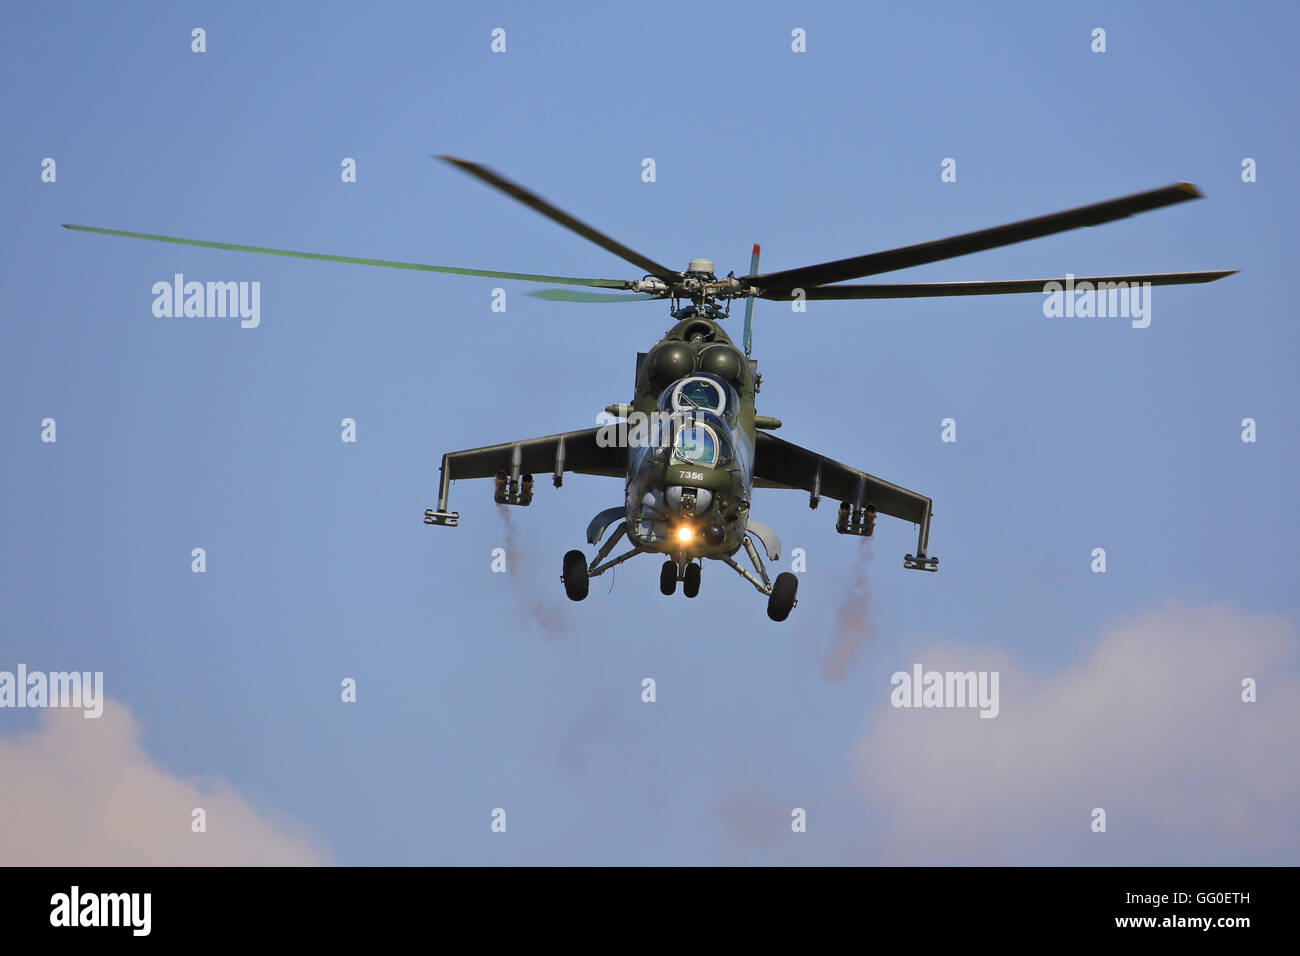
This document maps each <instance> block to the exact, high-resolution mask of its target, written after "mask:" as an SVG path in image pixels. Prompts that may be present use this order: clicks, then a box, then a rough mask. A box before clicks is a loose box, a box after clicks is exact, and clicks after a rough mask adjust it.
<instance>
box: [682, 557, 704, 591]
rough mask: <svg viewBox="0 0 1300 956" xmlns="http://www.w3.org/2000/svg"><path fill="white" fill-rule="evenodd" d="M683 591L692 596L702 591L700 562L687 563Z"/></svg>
mask: <svg viewBox="0 0 1300 956" xmlns="http://www.w3.org/2000/svg"><path fill="white" fill-rule="evenodd" d="M682 593H683V594H685V595H686V596H687V597H691V598H693V597H695V595H697V594H699V593H700V566H699V565H698V564H688V565H686V579H685V580H684V581H682Z"/></svg>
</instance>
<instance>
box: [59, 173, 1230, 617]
mask: <svg viewBox="0 0 1300 956" xmlns="http://www.w3.org/2000/svg"><path fill="white" fill-rule="evenodd" d="M436 158H437V159H440V160H443V161H445V162H447V163H450V164H452V165H453V166H456V167H458V168H459V169H461V170H462V171H464V172H466V173H468V174H469V175H471V176H473V177H475V178H476V179H478V180H480V181H481V182H484V183H486V184H487V185H489V186H492V187H494V188H496V189H498V190H500V191H501V192H504V193H505V194H506V195H508V196H510V197H512V198H514V199H516V200H518V201H519V202H522V203H523V204H525V205H527V206H529V207H530V208H532V209H533V210H535V211H537V212H539V213H541V214H542V215H543V216H546V217H547V218H549V219H551V220H552V221H554V222H556V223H558V224H559V225H561V226H563V227H565V228H566V229H569V230H570V231H572V232H575V233H577V234H578V235H580V236H582V237H583V238H585V239H588V240H590V241H591V242H593V243H595V244H596V245H598V246H600V247H601V248H603V249H605V250H607V251H608V252H611V253H613V254H614V255H616V256H618V257H619V258H621V259H623V260H624V261H626V262H628V263H630V264H631V265H634V266H636V267H637V268H638V269H639V270H640V271H641V274H642V276H641V278H639V279H592V278H579V277H568V276H552V275H539V274H530V273H516V272H501V271H494V270H483V269H463V268H455V267H451V266H433V265H425V264H422V263H410V262H397V261H391V260H383V259H362V258H356V257H351V256H335V255H325V254H320V253H310V252H292V251H289V250H284V249H271V248H267V247H262V246H247V245H237V244H233V243H223V242H209V241H205V240H197V239H183V238H179V237H175V236H162V235H156V234H152V233H139V232H127V231H124V230H118V229H106V228H100V227H93V226H79V225H72V224H65V225H64V228H66V229H73V230H78V231H83V232H93V233H101V234H105V235H113V236H122V237H126V238H133V239H146V240H151V241H157V242H171V243H180V244H183V245H192V246H203V247H208V248H216V249H227V250H232V251H239V252H253V253H262V254H269V255H279V256H289V257H296V258H303V259H317V260H324V261H329V262H344V263H353V264H359V265H372V266H382V267H388V268H398V269H414V270H419V271H426V272H436V273H447V274H453V275H468V276H482V277H487V278H497V279H514V280H524V281H532V282H538V283H544V284H549V285H559V286H577V287H582V288H578V289H544V290H541V291H536V292H532V293H529V294H530V295H533V296H536V297H538V298H541V299H544V300H549V301H560V302H577V303H587V304H593V303H599V304H606V303H615V302H632V301H646V302H651V301H660V302H667V303H669V313H670V316H671V317H672V319H673V320H674V325H673V326H672V328H670V329H669V330H668V331H667V332H666V333H665V334H664V336H663V337H662V338H661V339H660V340H659V341H658V342H656V343H655V344H654V345H653V346H652V347H651V348H650V349H649V350H648V351H647V352H640V353H638V355H637V363H636V376H635V382H634V386H633V396H632V401H631V402H630V403H627V404H615V405H610V406H607V407H606V409H605V411H604V416H603V421H602V420H601V418H599V417H598V424H597V426H596V427H592V428H585V429H580V430H577V431H568V432H561V433H557V434H553V435H547V436H544V437H540V438H529V439H523V440H519V441H511V442H505V443H502V444H497V445H487V446H483V447H480V448H471V449H465V450H462V451H454V452H448V453H447V454H444V455H443V457H442V464H441V468H440V479H439V484H438V501H437V505H436V507H434V508H429V509H426V510H425V512H424V523H425V524H427V525H434V526H442V527H456V526H457V525H459V523H460V513H459V512H456V511H451V510H450V501H449V497H450V488H451V483H452V482H453V481H457V480H460V479H474V478H491V479H492V481H493V489H492V497H493V501H495V502H496V503H497V504H498V505H501V506H515V507H526V506H528V505H530V504H531V503H532V501H533V494H534V484H535V482H534V475H536V474H546V473H547V472H549V473H550V474H551V475H552V481H553V483H554V486H555V487H556V488H559V487H561V486H562V485H563V483H564V476H565V474H566V473H569V472H572V473H575V474H582V475H597V476H605V477H611V478H621V479H622V480H623V482H624V501H623V503H622V504H621V505H617V506H615V507H611V508H607V509H605V510H603V511H601V512H599V513H598V514H597V515H596V516H595V517H593V518H592V519H591V521H590V523H589V524H588V526H587V534H586V538H587V543H588V544H589V545H590V546H592V547H595V546H597V545H599V549H598V551H597V552H596V554H595V557H594V558H592V559H590V560H588V558H587V556H586V554H585V553H584V552H583V551H581V550H576V549H575V550H570V551H568V552H567V553H566V554H565V555H564V558H563V563H562V573H561V577H560V580H561V582H562V584H563V586H564V590H565V593H566V595H567V596H568V597H569V598H570V599H571V600H573V601H582V600H584V599H585V598H586V597H587V595H588V591H589V584H590V580H591V579H592V578H594V577H597V576H599V575H601V574H604V573H605V572H606V571H608V570H610V569H611V568H614V567H616V566H617V565H619V564H622V563H623V562H625V561H628V560H630V559H632V558H634V557H637V556H638V555H641V554H658V555H661V556H662V557H663V558H664V561H663V564H662V566H661V570H660V576H659V588H660V591H661V592H662V593H663V594H665V595H671V594H673V593H675V591H676V589H677V585H678V584H681V588H682V593H683V594H684V595H685V596H686V597H688V598H694V597H696V596H698V594H699V591H700V579H701V571H702V567H703V563H704V561H705V560H706V559H708V560H713V561H719V562H721V563H723V564H725V565H727V566H729V567H730V568H732V569H733V570H734V571H736V572H737V573H739V575H740V576H741V577H742V578H744V579H745V580H746V581H748V582H749V583H750V584H752V585H753V586H754V587H755V588H756V589H757V590H758V591H759V593H760V594H762V595H764V596H766V597H767V614H768V617H770V618H771V619H772V620H774V621H784V620H786V619H787V618H788V617H789V615H790V612H791V610H792V609H793V608H794V606H795V604H796V603H797V601H796V596H797V592H798V586H799V582H798V578H797V577H796V576H795V575H794V574H793V573H791V572H788V571H787V572H782V573H780V574H778V575H777V576H776V577H775V579H773V578H772V577H771V576H770V575H769V574H768V570H767V566H766V564H765V563H764V561H763V556H762V554H760V552H759V548H758V547H756V545H755V541H757V543H758V545H761V547H762V552H763V554H766V556H767V558H768V560H769V561H777V560H779V559H780V556H781V541H780V539H779V537H778V536H777V534H776V532H775V531H774V530H773V529H772V528H771V527H769V526H768V525H766V524H764V523H763V522H761V521H758V520H756V519H755V518H753V517H752V516H751V514H750V511H751V506H752V503H753V492H754V491H755V490H756V489H759V488H778V489H795V490H801V491H804V492H807V493H808V496H809V498H808V504H809V507H810V508H816V507H817V506H818V504H819V502H820V500H821V498H822V497H823V496H830V497H831V498H832V499H833V500H838V501H839V508H838V511H837V513H836V518H835V530H836V532H838V533H839V534H844V535H856V536H860V537H871V536H872V535H873V534H874V533H875V524H876V519H877V517H878V516H879V515H886V516H888V517H891V518H896V519H900V520H903V521H909V522H911V523H912V524H914V525H915V526H916V528H917V543H916V549H915V552H914V553H909V554H906V555H904V557H903V567H904V568H906V569H909V570H919V571H937V570H938V569H939V559H938V558H937V557H935V556H933V555H930V554H929V553H928V547H929V537H930V519H931V517H932V516H933V512H932V501H931V499H930V498H928V497H926V496H925V495H923V494H920V493H919V492H916V491H911V490H908V489H907V488H904V487H901V486H900V485H896V484H893V483H891V482H888V481H885V480H884V479H882V478H878V477H876V476H874V475H871V474H868V473H867V472H865V471H862V470H860V469H857V468H852V467H850V466H848V465H844V464H841V463H840V462H838V461H836V460H835V459H832V458H830V457H827V456H825V455H822V454H819V453H818V452H814V451H810V450H809V449H806V448H803V447H800V446H799V445H796V444H793V443H791V442H787V441H785V440H783V439H780V438H777V437H776V436H775V435H773V434H772V432H774V431H776V430H777V429H779V428H780V427H781V425H782V422H781V421H780V420H779V419H777V418H774V417H771V416H767V415H759V414H758V413H757V411H756V408H755V402H756V397H757V395H758V393H759V391H760V388H761V385H762V376H761V375H760V374H759V372H758V365H757V362H756V361H755V360H754V359H753V358H751V357H750V356H751V352H752V345H753V316H754V303H755V301H756V300H757V299H769V300H778V301H781V300H783V301H795V300H799V299H803V300H806V301H815V300H834V299H896V298H916V297H939V296H963V295H1002V294H1009V293H1030V292H1038V293H1043V292H1046V291H1048V289H1049V287H1050V284H1051V283H1060V284H1062V285H1064V284H1068V283H1071V282H1072V283H1073V287H1075V288H1078V287H1081V286H1082V285H1083V283H1092V288H1111V289H1113V288H1116V285H1117V284H1125V285H1122V286H1121V287H1122V288H1128V287H1129V286H1131V285H1133V284H1140V283H1147V284H1150V285H1177V284H1186V283H1201V282H1212V281H1214V280H1216V279H1221V278H1223V277H1225V276H1228V275H1232V274H1233V273H1234V272H1235V271H1236V270H1218V271H1201V272H1170V273H1148V274H1139V275H1114V276H1087V277H1074V276H1068V277H1066V278H1064V279H1016V280H1010V281H991V282H990V281H975V282H921V283H902V284H898V283H894V284H869V285H843V284H839V283H843V282H845V281H847V280H850V279H859V278H864V277H867V276H873V275H878V274H881V273H886V272H893V271H895V270H898V269H905V268H910V267H912V266H917V265H923V264H926V263H930V262H938V261H941V260H944V259H950V258H953V257H956V256H962V255H967V254H969V253H973V252H981V251H984V250H986V249H993V248H997V247H1000V246H1006V245H1011V244H1013V243H1017V242H1023V241H1025V240H1027V239H1035V238H1039V237H1042V236H1048V235H1053V234H1055V233H1059V232H1065V231H1068V230H1070V229H1076V228H1079V227H1081V226H1096V225H1100V224H1102V223H1106V222H1111V221H1114V220H1116V219H1123V218H1126V217H1128V216H1132V215H1135V214H1137V213H1140V212H1147V211H1150V210H1153V209H1159V208H1162V207H1164V206H1170V205H1174V204H1177V203H1181V202H1185V201H1187V200H1191V199H1199V198H1203V195H1202V193H1201V192H1200V190H1199V189H1198V188H1197V187H1196V186H1195V185H1193V184H1191V183H1187V182H1179V183H1174V184H1173V185H1170V186H1165V187H1162V188H1158V189H1152V190H1148V191H1146V192H1141V193H1135V194H1133V195H1129V196H1123V197H1120V198H1118V199H1111V200H1107V201H1104V202H1099V203H1093V204H1091V205H1087V206H1081V207H1078V208H1075V209H1069V210H1066V211H1064V212H1058V213H1053V214H1050V215H1046V216H1040V217H1037V218H1034V219H1027V220H1022V221H1020V222H1014V223H1009V224H1007V225H1002V226H995V227H993V228H990V229H983V230H979V231H976V232H969V233H964V234H962V235H958V236H952V237H949V238H946V239H938V240H934V241H932V242H925V243H920V244H917V245H911V246H903V247H899V248H896V249H889V250H885V251H882V252H874V253H869V254H867V255H862V256H855V257H851V258H847V259H838V260H835V261H833V262H823V263H818V264H815V265H810V266H803V267H799V268H793V269H784V270H781V271H777V272H767V273H761V272H759V268H758V263H759V257H760V254H761V249H760V247H759V246H758V245H754V247H753V250H752V253H751V257H750V264H749V271H748V272H747V273H746V274H745V275H743V276H739V277H738V276H736V275H735V273H734V271H732V272H729V273H728V274H727V275H725V276H723V277H721V278H719V276H718V275H717V270H716V267H715V266H714V263H713V261H712V260H709V259H705V258H695V259H692V260H690V262H689V263H688V264H687V266H686V269H685V270H683V271H676V270H673V269H670V268H668V267H667V266H664V265H661V264H660V263H659V262H657V261H655V260H653V259H650V258H648V257H646V256H644V255H642V254H641V253H639V252H636V251H635V250H633V249H631V248H629V247H628V246H625V245H623V244H622V243H620V242H618V241H616V240H615V239H613V238H611V237H610V236H608V235H606V234H605V233H603V232H601V231H599V230H597V229H595V228H593V227H591V226H589V225H587V224H586V223H584V222H582V221H580V220H578V219H576V218H574V217H573V216H571V215H569V214H568V213H566V212H564V211H563V210H561V209H559V208H558V207H556V206H554V205H552V204H551V203H549V202H547V201H546V200H545V199H543V198H541V197H540V196H538V195H537V194H536V193H533V192H532V191H530V190H528V189H526V188H524V187H523V186H520V185H518V184H517V183H514V182H511V181H510V180H508V179H506V178H504V177H503V176H501V175H500V174H498V173H496V172H494V171H493V170H491V169H488V168H487V167H485V166H482V165H480V164H478V163H474V162H471V161H469V160H465V159H460V158H457V157H454V156H438V157H436ZM1103 283H1104V284H1108V285H1102V284H1103ZM1057 288H1061V285H1058V286H1057ZM587 289H598V290H602V291H585V290H587ZM736 299H744V300H745V314H744V325H743V337H742V343H741V344H742V346H743V351H742V348H741V347H737V345H736V343H735V342H734V341H733V340H732V339H731V337H730V336H729V335H728V334H727V333H726V332H725V331H724V330H723V328H722V324H721V323H722V322H723V321H724V320H725V319H727V318H728V317H729V315H730V311H731V303H732V301H733V300H736ZM611 528H612V529H613V530H612V532H611V531H610V529H611ZM607 533H608V534H607ZM623 539H626V540H627V544H628V549H627V550H626V551H624V552H622V553H621V554H619V555H617V556H615V557H610V555H611V554H612V552H613V551H614V548H615V547H616V546H617V544H618V543H619V541H621V540H623ZM602 540H603V542H604V543H603V544H602V543H601V542H602ZM742 550H743V551H744V552H745V555H746V557H747V558H748V559H749V562H750V564H751V566H752V571H751V570H749V569H746V568H745V567H743V566H742V565H741V564H740V563H739V561H738V560H737V556H738V555H739V554H740V552H741V551H742Z"/></svg>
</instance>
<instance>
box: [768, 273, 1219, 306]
mask: <svg viewBox="0 0 1300 956" xmlns="http://www.w3.org/2000/svg"><path fill="white" fill-rule="evenodd" d="M1236 271H1237V270H1236V269H1225V270H1222V271H1218V272H1152V273H1148V274H1146V275H1129V276H1072V277H1069V281H1071V282H1073V283H1074V288H1075V289H1078V287H1079V283H1081V282H1091V283H1092V284H1093V287H1094V288H1097V287H1099V286H1100V285H1101V283H1119V282H1126V283H1128V284H1129V285H1135V284H1138V283H1143V282H1148V283H1150V284H1151V285H1186V284H1189V283H1193V282H1213V281H1214V280H1215V279H1222V278H1223V277H1224V276H1230V275H1233V274H1234V273H1235V272H1236ZM1066 281H1067V280H1066V279H1008V280H1006V281H1001V282H912V283H904V284H900V285H826V286H814V287H813V288H811V289H805V290H804V298H806V299H809V300H814V299H916V298H927V297H931V296H945V295H1005V294H1008V293H1012V292H1044V293H1046V292H1049V291H1059V290H1049V289H1047V284H1048V283H1049V282H1056V283H1059V284H1060V285H1061V287H1062V288H1064V287H1065V284H1066ZM1101 291H1106V290H1101ZM761 298H764V299H787V300H788V299H792V298H794V290H793V289H781V290H776V289H773V290H771V291H768V292H764V293H763V294H762V296H761Z"/></svg>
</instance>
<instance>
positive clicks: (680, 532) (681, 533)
mask: <svg viewBox="0 0 1300 956" xmlns="http://www.w3.org/2000/svg"><path fill="white" fill-rule="evenodd" d="M693 534H694V532H692V531H691V529H690V528H678V529H677V540H678V541H690V540H691V537H692V535H693Z"/></svg>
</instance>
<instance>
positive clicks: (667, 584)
mask: <svg viewBox="0 0 1300 956" xmlns="http://www.w3.org/2000/svg"><path fill="white" fill-rule="evenodd" d="M676 590H677V562H676V561H665V562H664V566H663V567H662V568H660V569H659V591H660V593H662V594H672V593H673V592H674V591H676Z"/></svg>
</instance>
